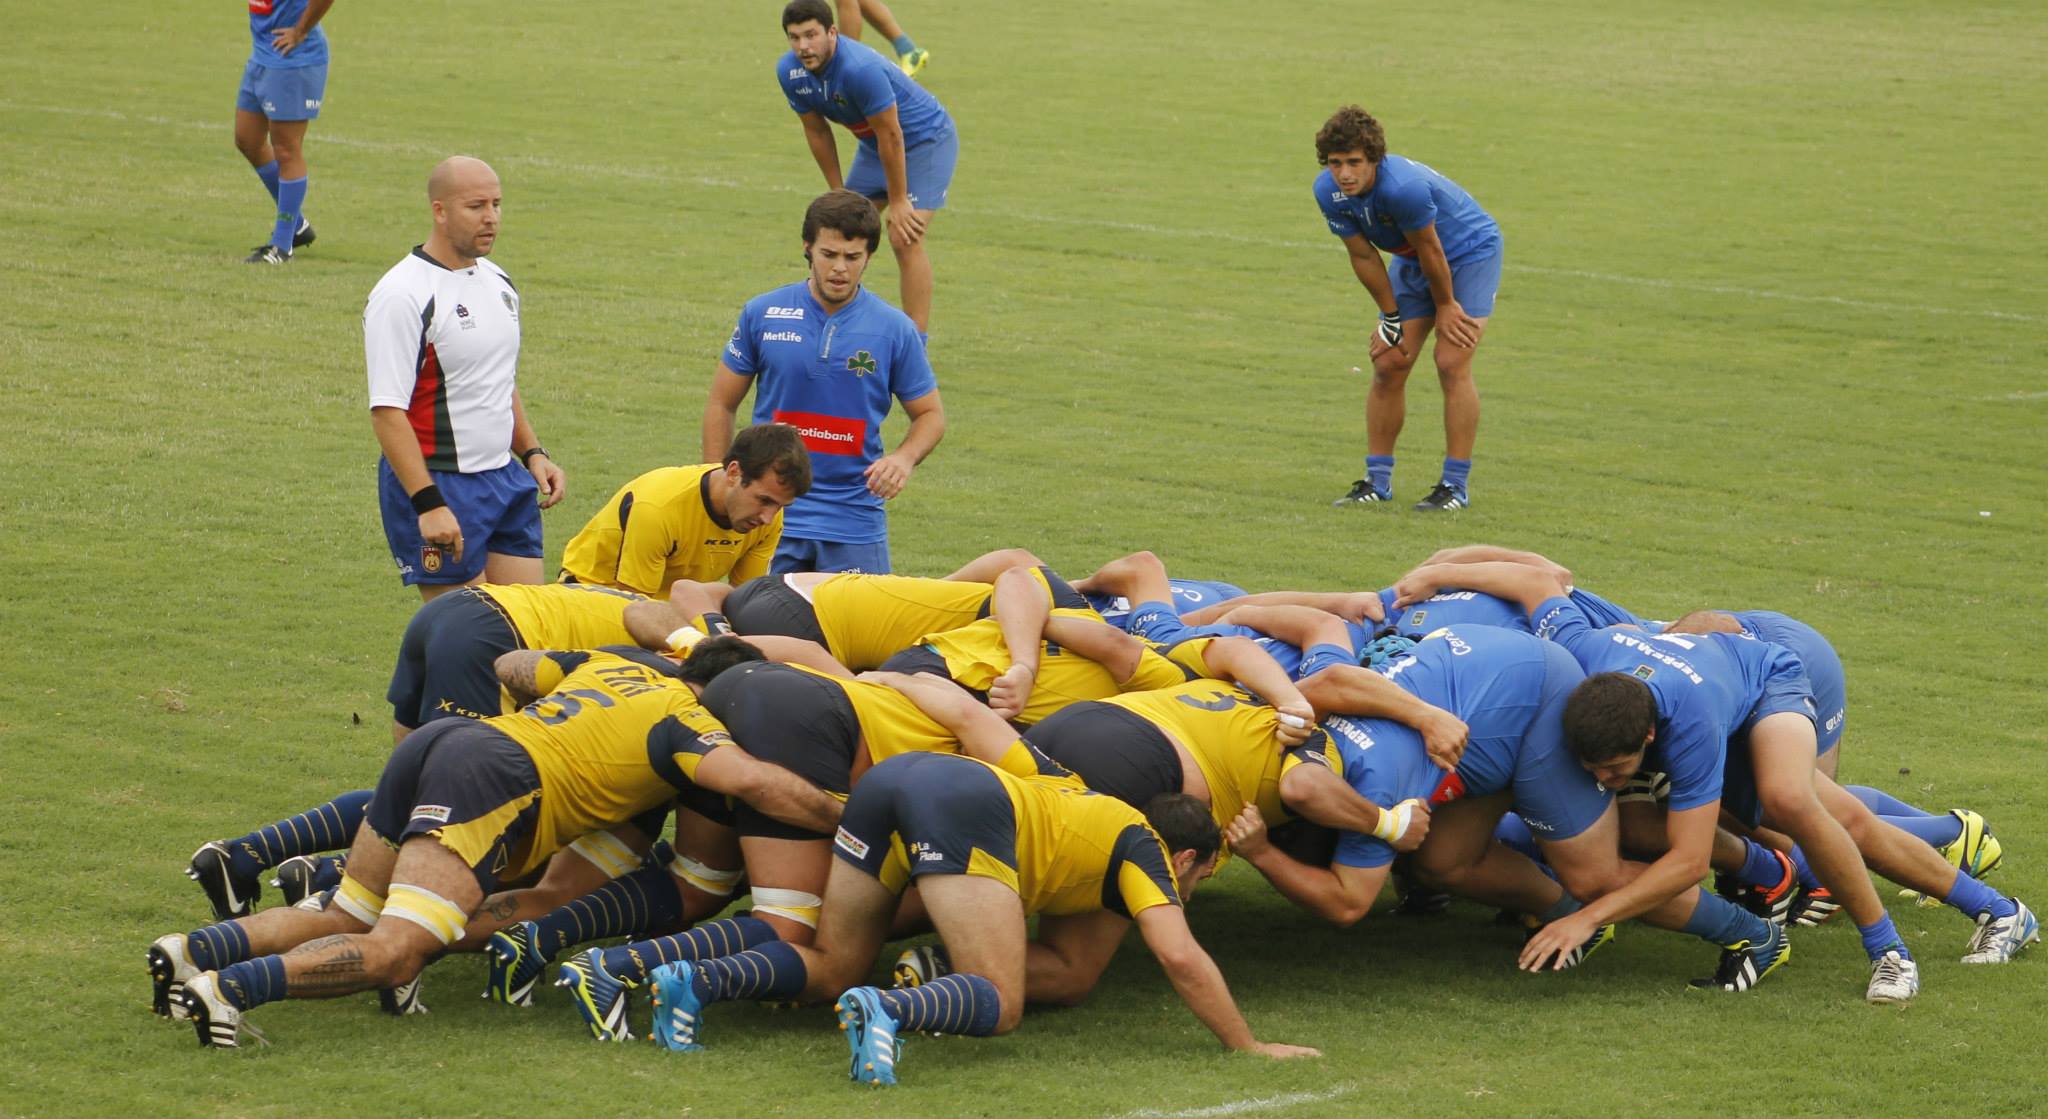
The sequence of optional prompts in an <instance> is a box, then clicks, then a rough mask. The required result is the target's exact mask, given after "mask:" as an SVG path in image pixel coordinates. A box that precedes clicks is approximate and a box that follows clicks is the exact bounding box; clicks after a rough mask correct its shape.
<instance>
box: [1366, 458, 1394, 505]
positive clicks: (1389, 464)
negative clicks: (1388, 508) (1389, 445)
mask: <svg viewBox="0 0 2048 1119" xmlns="http://www.w3.org/2000/svg"><path fill="white" fill-rule="evenodd" d="M1365 480H1366V481H1368V482H1371V483H1372V488H1373V492H1375V493H1377V494H1379V495H1380V496H1381V497H1387V496H1389V495H1391V494H1392V493H1393V492H1394V456H1392V455H1367V456H1365Z"/></svg>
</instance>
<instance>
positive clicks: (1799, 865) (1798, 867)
mask: <svg viewBox="0 0 2048 1119" xmlns="http://www.w3.org/2000/svg"><path fill="white" fill-rule="evenodd" d="M1785 857H1786V858H1788V859H1791V860H1792V869H1793V870H1794V871H1796V872H1797V873H1798V875H1799V885H1800V886H1802V887H1804V888H1805V889H1808V890H1818V889H1820V879H1819V878H1818V877H1816V876H1815V875H1814V873H1813V867H1811V866H1809V865H1808V864H1807V862H1806V852H1804V851H1802V850H1800V849H1799V848H1798V847H1793V848H1792V850H1791V851H1789V852H1787V853H1786V855H1785Z"/></svg>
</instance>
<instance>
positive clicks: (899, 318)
mask: <svg viewBox="0 0 2048 1119" xmlns="http://www.w3.org/2000/svg"><path fill="white" fill-rule="evenodd" d="M881 236H882V220H881V216H880V215H879V214H877V213H875V208H874V206H873V205H871V204H869V202H868V200H867V199H865V198H862V197H861V196H860V195H858V194H855V193H853V192H851V191H846V190H832V191H827V192H826V193H824V194H821V195H819V196H818V197H817V198H816V199H815V200H814V201H812V203H811V205H810V208H809V209H807V210H805V211H804V228H803V239H804V259H805V260H806V261H808V262H809V264H810V275H809V277H807V278H806V279H805V280H803V281H801V282H799V283H794V284H787V285H785V286H783V287H779V288H776V289H775V290H774V291H771V292H768V293H767V294H765V295H759V296H756V297H754V298H753V299H752V300H749V301H748V303H747V305H746V307H745V308H744V309H742V310H741V311H740V319H739V325H738V326H736V327H734V328H733V332H732V339H731V341H729V342H727V343H726V346H725V353H724V355H723V357H722V358H721V359H720V361H719V363H718V372H717V373H716V374H715V375H714V376H713V378H712V382H711V394H710V399H709V400H708V401H707V402H706V403H705V405H704V452H705V454H706V455H707V456H708V457H707V461H709V460H710V459H711V458H718V459H723V458H724V457H725V450H726V448H727V447H728V446H729V445H730V444H731V443H732V431H733V422H734V417H735V416H736V415H737V414H738V412H739V406H740V402H741V401H742V400H744V399H746V395H747V392H748V391H749V390H750V389H756V390H758V391H756V392H755V394H754V418H753V422H754V423H757V424H759V423H782V424H789V425H791V426H792V427H795V428H796V429H797V431H798V432H799V433H801V434H802V435H803V440H804V447H805V449H806V450H808V451H809V452H810V454H811V489H810V492H809V493H806V494H805V495H804V496H803V497H801V498H798V499H797V501H796V503H795V504H793V505H791V506H790V507H789V508H788V510H787V511H786V512H784V513H783V520H782V543H781V545H780V546H779V547H778V548H777V549H776V552H775V559H774V561H773V562H772V564H771V565H770V568H769V571H770V573H771V574H776V575H780V574H783V573H785V572H790V571H863V572H866V573H868V574H870V575H875V574H881V573H884V572H887V571H888V570H889V569H890V567H889V515H888V513H887V512H886V511H885V510H884V509H883V506H882V503H883V502H884V501H887V500H888V499H890V498H892V497H895V496H896V495H897V494H899V493H901V492H903V486H904V484H905V483H906V482H908V481H910V475H911V472H912V471H913V470H915V469H916V468H917V464H918V463H921V462H923V461H924V459H925V456H926V455H929V454H931V453H932V448H934V447H937V446H938V445H939V440H940V439H941V438H942V437H944V435H945V434H946V410H945V406H944V405H943V404H942V403H940V400H939V384H938V381H937V379H935V378H934V377H933V376H932V367H931V362H930V361H928V360H927V359H926V358H925V352H924V341H923V340H922V339H920V338H919V337H918V331H917V326H916V324H914V323H912V322H911V321H910V318H909V317H908V316H907V315H905V314H904V313H903V312H901V311H898V310H897V309H896V308H894V307H891V306H889V305H888V304H887V303H885V302H883V301H882V298H881V297H880V296H878V295H875V294H874V293H873V292H870V291H866V290H864V289H863V288H862V287H861V284H860V279H861V274H862V273H863V272H864V271H865V270H866V269H867V266H868V262H869V261H870V260H872V259H873V257H874V251H875V247H876V245H877V244H879V243H880V241H881ZM892 400H896V401H901V402H902V404H903V411H904V412H905V413H906V414H907V415H909V417H910V430H909V431H908V432H906V433H904V436H903V441H902V442H901V443H899V444H897V446H896V449H895V450H894V451H891V452H889V453H888V454H886V455H885V454H883V453H882V420H883V419H884V418H885V417H887V416H888V414H889V407H890V402H891V401H892Z"/></svg>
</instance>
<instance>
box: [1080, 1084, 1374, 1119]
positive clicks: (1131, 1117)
mask: <svg viewBox="0 0 2048 1119" xmlns="http://www.w3.org/2000/svg"><path fill="white" fill-rule="evenodd" d="M1356 1091H1358V1085H1356V1084H1340V1085H1338V1086H1337V1087H1335V1088H1326V1089H1324V1090H1323V1091H1320V1092H1289V1093H1287V1094H1286V1095H1284V1096H1255V1097H1253V1098H1251V1099H1248V1100H1238V1101H1236V1102H1234V1103H1219V1104H1212V1105H1210V1106H1208V1107H1190V1108H1186V1109H1184V1110H1181V1111H1158V1110H1155V1109H1153V1108H1149V1107H1148V1108H1141V1109H1139V1110H1137V1111H1126V1112H1124V1113H1123V1114H1122V1115H1119V1116H1117V1117H1116V1119H1215V1117H1216V1116H1222V1115H1243V1114H1246V1113H1248V1112H1253V1111H1271V1110H1273V1109H1274V1108H1276V1107H1293V1106H1294V1105H1295V1104H1302V1103H1326V1102H1328V1101H1330V1100H1334V1099H1338V1098H1340V1097H1343V1096H1348V1095H1350V1094H1351V1093H1353V1092H1356Z"/></svg>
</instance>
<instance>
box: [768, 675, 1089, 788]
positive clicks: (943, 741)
mask: <svg viewBox="0 0 2048 1119" xmlns="http://www.w3.org/2000/svg"><path fill="white" fill-rule="evenodd" d="M787 667H789V668H793V669H795V670H796V671H798V672H807V673H810V674H811V675H812V676H815V677H817V678H818V679H820V680H825V681H829V682H830V683H831V684H832V685H833V686H834V687H837V688H839V689H840V690H841V691H843V692H845V693H846V699H847V702H848V703H850V704H852V705H853V717H854V718H855V719H856V720H858V721H859V722H860V737H861V741H862V743H863V744H865V746H866V749H867V755H868V761H869V762H870V763H871V764H873V765H880V764H882V762H884V761H886V760H888V759H889V758H893V757H895V756H896V755H898V754H916V753H924V754H958V753H959V752H960V740H959V739H958V738H955V737H953V732H952V731H949V730H947V729H946V728H945V727H944V726H942V725H941V724H939V723H938V722H937V721H935V720H934V719H933V718H932V717H931V716H929V715H927V714H925V713H924V712H923V711H921V710H919V709H918V706H917V704H915V703H912V702H911V700H910V697H909V696H907V695H904V694H903V693H902V692H899V691H897V690H896V689H894V688H892V687H889V686H888V685H886V684H873V683H869V682H868V681H866V680H848V679H846V678H845V677H843V676H832V675H829V674H827V673H823V672H818V671H815V670H813V669H809V668H805V667H804V666H803V665H800V664H792V665H789V666H787ZM1039 758H1040V755H1039V754H1038V752H1037V751H1035V750H1033V749H1031V748H1030V747H1029V746H1026V745H1024V742H1023V740H1022V739H1019V740H1018V741H1017V743H1016V744H1015V745H1013V746H1011V747H1010V752H1009V753H1007V754H1005V755H1003V764H1002V766H1001V768H1002V769H1003V770H1005V771H1006V772H1009V773H1014V774H1016V775H1018V776H1020V777H1026V776H1028V777H1036V776H1038V775H1039V772H1040V770H1041V768H1042V767H1041V765H1040V764H1039ZM1048 764H1049V763H1048Z"/></svg>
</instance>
